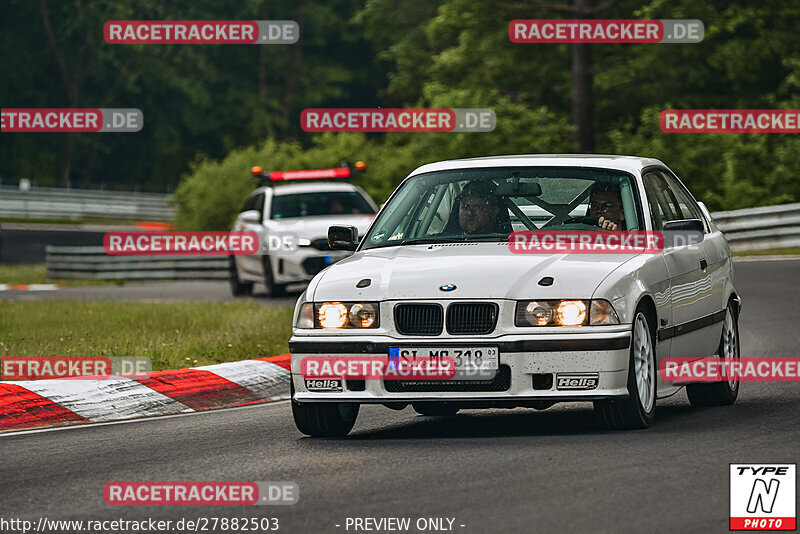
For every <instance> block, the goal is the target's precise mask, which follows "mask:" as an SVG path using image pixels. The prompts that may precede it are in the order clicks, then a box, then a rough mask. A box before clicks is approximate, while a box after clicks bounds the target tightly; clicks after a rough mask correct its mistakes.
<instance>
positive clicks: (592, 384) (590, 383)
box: [556, 373, 600, 390]
mask: <svg viewBox="0 0 800 534" xmlns="http://www.w3.org/2000/svg"><path fill="white" fill-rule="evenodd" d="M599 382H600V375H599V373H570V374H559V375H558V376H557V378H556V389H567V390H569V389H573V390H574V389H596V388H597V384H598V383H599Z"/></svg>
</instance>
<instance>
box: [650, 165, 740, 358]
mask: <svg viewBox="0 0 800 534" xmlns="http://www.w3.org/2000/svg"><path fill="white" fill-rule="evenodd" d="M661 174H662V175H663V176H664V179H665V181H666V183H667V185H669V188H670V191H671V192H672V194H673V198H674V199H675V201H676V202H677V205H678V206H677V207H678V209H680V211H681V214H682V216H683V218H684V219H700V220H701V221H703V227H704V230H703V241H702V242H701V243H700V244H699V247H700V250H701V251H702V257H703V260H704V262H703V265H704V268H703V269H702V270H703V271H704V272H705V281H704V287H703V290H702V293H700V294H699V295H698V296H699V297H700V298H699V300H698V305H699V306H700V309H699V314H700V315H699V318H698V319H696V321H697V322H696V323H695V324H694V327H695V328H697V329H698V335H697V336H696V339H695V340H693V343H694V345H693V346H695V347H696V348H697V350H698V352H700V353H701V354H702V355H704V356H710V355H712V354H714V353H715V352H716V349H717V345H718V344H719V338H720V335H721V334H722V320H723V319H724V310H725V302H724V299H725V281H726V278H727V276H728V272H729V265H728V261H729V254H728V247H727V243H726V241H725V237H724V236H723V235H722V232H720V231H719V230H718V229H716V230H715V231H714V232H712V231H711V225H710V224H709V221H708V220H706V218H705V216H704V215H703V210H701V209H700V206H699V205H698V204H697V201H696V200H695V199H694V197H693V196H692V195H691V193H690V192H689V190H688V189H687V188H686V187H685V186H684V185H683V184H682V183H681V181H680V180H678V178H677V177H676V176H675V175H673V174H671V173H669V172H667V171H662V173H661Z"/></svg>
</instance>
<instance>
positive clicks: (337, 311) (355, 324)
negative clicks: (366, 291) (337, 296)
mask: <svg viewBox="0 0 800 534" xmlns="http://www.w3.org/2000/svg"><path fill="white" fill-rule="evenodd" d="M379 309H380V308H379V306H378V303H377V302H316V303H311V302H306V303H305V304H303V305H302V306H301V307H300V313H299V314H298V316H297V324H296V325H295V326H296V327H297V328H378V326H379V325H380V314H379Z"/></svg>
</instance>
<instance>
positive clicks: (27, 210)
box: [0, 186, 174, 221]
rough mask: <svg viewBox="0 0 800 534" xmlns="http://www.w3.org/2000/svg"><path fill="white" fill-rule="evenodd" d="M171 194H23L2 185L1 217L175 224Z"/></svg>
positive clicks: (62, 191)
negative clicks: (91, 218)
mask: <svg viewBox="0 0 800 534" xmlns="http://www.w3.org/2000/svg"><path fill="white" fill-rule="evenodd" d="M168 198H169V195H164V194H158V193H126V192H117V191H93V190H89V189H58V188H49V187H37V188H32V189H30V190H29V191H20V189H19V188H18V187H9V186H0V217H18V218H24V219H80V218H86V217H94V218H107V219H129V220H141V221H171V220H172V219H173V216H174V213H173V210H172V208H171V207H170V205H169V204H168V203H167V199H168Z"/></svg>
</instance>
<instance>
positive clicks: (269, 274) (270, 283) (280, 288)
mask: <svg viewBox="0 0 800 534" xmlns="http://www.w3.org/2000/svg"><path fill="white" fill-rule="evenodd" d="M264 285H266V286H267V294H268V295H269V296H270V297H285V296H286V284H276V283H275V274H274V272H273V270H272V261H271V260H270V259H269V256H264Z"/></svg>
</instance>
